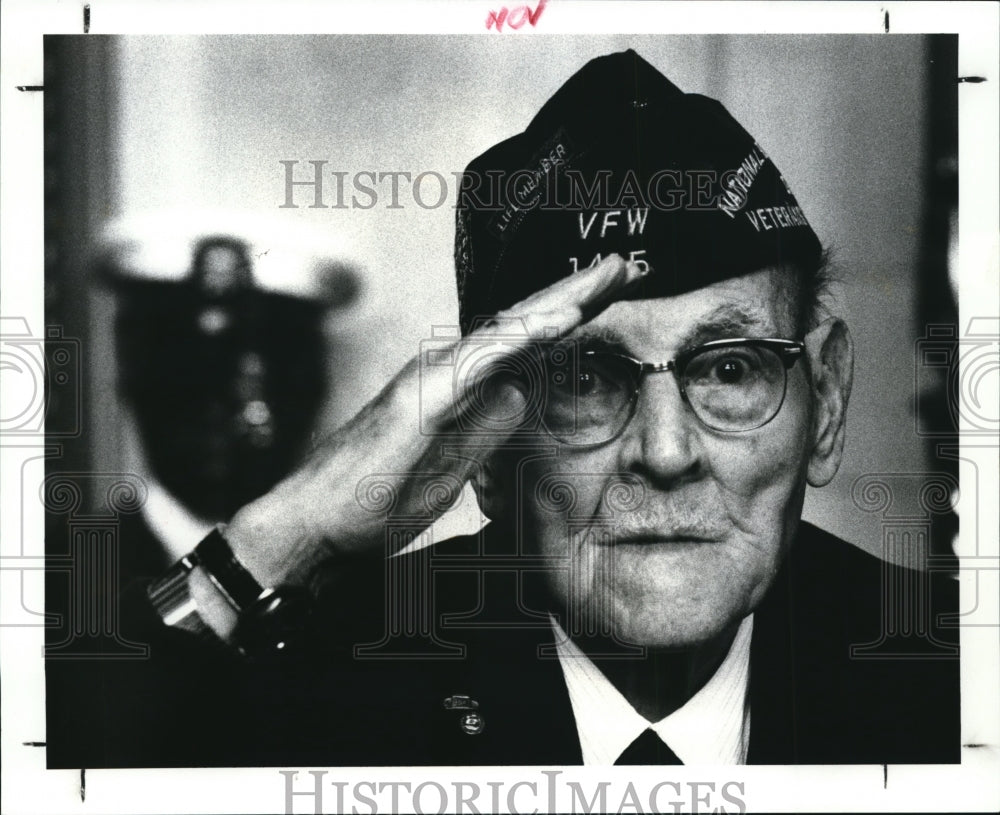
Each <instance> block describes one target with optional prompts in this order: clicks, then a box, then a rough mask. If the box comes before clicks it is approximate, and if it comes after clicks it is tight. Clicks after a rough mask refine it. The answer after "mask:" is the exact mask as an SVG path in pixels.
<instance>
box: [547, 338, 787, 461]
mask: <svg viewBox="0 0 1000 815" xmlns="http://www.w3.org/2000/svg"><path fill="white" fill-rule="evenodd" d="M747 345H753V346H763V347H764V348H767V349H768V350H771V351H775V352H776V353H777V355H778V358H779V359H780V360H781V363H782V366H783V369H784V373H785V379H784V384H783V386H782V390H781V401H780V402H779V403H778V407H777V408H776V409H775V411H774V413H773V414H772V415H771V416H770V418H768V419H767V420H766V421H763V422H761V423H760V424H759V425H756V426H754V427H747V428H743V429H741V430H724V429H720V428H717V427H712V426H711V425H709V424H707V423H706V422H705V420H704V419H702V418H701V416H699V415H698V412H697V411H696V410H695V409H694V407H693V406H692V405H691V402H690V400H689V399H688V395H687V391H686V390H685V388H684V383H683V381H682V377H683V375H684V371H685V369H686V368H687V366H688V364H689V363H690V362H691V360H692V359H694V358H695V357H696V356H698V355H699V354H701V353H703V352H705V351H706V350H711V349H713V348H728V347H740V346H747ZM805 350H806V345H805V343H804V342H802V341H801V340H789V339H785V338H783V337H733V338H728V339H721V340H710V341H709V342H706V343H702V344H701V345H697V346H695V347H694V348H689V349H687V350H685V351H682V352H681V353H679V354H678V355H677V356H676V357H674V358H673V359H671V360H668V361H667V362H644V361H642V360H639V359H636V358H635V357H631V356H629V355H628V354H622V353H620V352H618V351H610V350H607V351H604V350H602V351H594V350H589V351H584V352H583V353H582V356H584V357H588V356H598V355H601V356H612V357H617V358H618V359H622V360H625V361H627V362H630V363H632V365H634V366H635V368H634V369H633V370H635V371H637V373H636V376H635V387H634V388H633V390H632V393H631V395H630V397H629V412H628V418H626V419H625V421H624V422H623V423H622V426H621V427H620V428H619V429H618V431H617V432H616V433H615V434H614V435H612V436H610V437H609V438H607V439H605V440H603V441H597V442H585V443H581V444H574V443H573V442H572V441H566V440H565V439H560V438H559V437H558V436H556V435H555V434H553V433H552V432H551V431H550V430H549V429H548V427H547V426H546V433H548V434H549V435H550V436H552V438H554V439H556V440H557V441H559V442H560V443H562V444H566V445H569V446H570V447H573V448H574V449H576V450H587V449H592V448H594V447H600V446H602V445H605V444H610V443H611V442H613V441H614V440H615V439H617V438H618V437H619V436H621V434H622V433H624V432H625V429H626V428H627V427H628V426H629V424H630V423H631V422H632V419H634V418H635V413H636V409H637V407H638V405H639V390H640V389H641V388H642V383H643V380H644V379H645V378H646V376H648V375H649V374H659V373H667V372H669V373H672V374H673V375H674V382H676V383H677V390H678V391H679V392H680V395H681V400H682V401H683V402H684V404H685V405H687V407H688V409H689V410H690V411H691V413H692V414H694V417H695V418H696V419H697V420H698V422H699V424H701V425H702V426H703V427H705V428H707V429H708V430H711V431H712V432H713V433H749V432H751V431H753V430H760V428H762V427H765V426H767V425H768V424H770V423H771V422H773V421H774V418H775V417H776V416H777V415H778V414H779V413H781V408H782V407H784V404H785V397H786V396H787V395H788V371H790V370H791V368H792V366H793V365H794V364H795V363H796V361H797V360H798V359H799V358H800V357H802V355H803V354H804V353H805Z"/></svg>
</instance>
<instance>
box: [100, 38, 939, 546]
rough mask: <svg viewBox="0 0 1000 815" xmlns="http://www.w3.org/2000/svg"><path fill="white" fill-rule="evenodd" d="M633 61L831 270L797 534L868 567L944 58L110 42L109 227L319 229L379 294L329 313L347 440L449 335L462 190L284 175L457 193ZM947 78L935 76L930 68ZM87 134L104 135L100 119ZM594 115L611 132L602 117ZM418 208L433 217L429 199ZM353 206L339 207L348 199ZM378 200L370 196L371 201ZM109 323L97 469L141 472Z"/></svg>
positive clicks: (918, 460)
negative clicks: (850, 338)
mask: <svg viewBox="0 0 1000 815" xmlns="http://www.w3.org/2000/svg"><path fill="white" fill-rule="evenodd" d="M628 47H631V48H634V49H635V50H637V51H638V52H639V53H640V54H641V55H642V56H644V57H645V58H646V59H647V60H649V61H650V62H651V63H652V64H653V65H655V66H656V67H657V68H659V69H660V70H661V71H662V72H664V73H665V74H666V75H667V76H668V77H669V78H670V79H671V80H672V81H674V82H675V83H676V84H677V85H679V86H680V87H681V88H682V89H683V90H685V91H689V92H699V93H703V94H706V95H708V96H712V97H715V98H718V99H720V100H721V101H722V102H723V104H725V105H726V107H727V108H728V109H729V110H730V111H731V112H732V113H733V115H734V116H735V117H736V118H737V119H738V120H739V121H740V122H741V123H743V124H744V126H745V127H746V128H747V129H748V130H749V131H750V132H751V133H752V134H754V135H755V136H756V137H757V140H758V142H759V143H760V144H761V146H762V147H763V148H764V149H765V150H766V151H767V152H768V153H769V154H770V155H771V156H772V157H773V159H774V161H775V163H776V164H777V165H778V167H780V168H781V170H782V172H783V174H784V176H785V178H786V179H787V180H788V182H789V184H790V186H791V187H792V189H793V190H794V191H795V193H796V195H797V197H798V199H799V201H800V203H801V204H802V206H803V208H804V210H805V211H806V213H807V214H808V216H809V218H810V220H811V221H812V223H813V225H814V227H815V228H816V231H817V232H818V234H819V235H820V237H821V239H823V240H824V241H825V242H826V243H827V244H829V245H830V246H832V248H833V249H834V252H835V260H836V263H837V267H838V269H839V270H840V273H841V276H842V280H843V283H842V285H840V286H839V287H838V290H837V303H838V308H839V310H840V311H841V312H842V313H843V314H844V315H845V316H846V317H847V319H848V321H849V323H850V325H851V327H852V330H853V331H854V334H855V340H856V345H857V363H856V379H855V388H854V395H853V397H852V409H851V412H850V420H849V427H848V441H847V450H846V457H845V461H844V465H843V467H842V469H841V472H840V474H839V475H838V476H837V478H836V480H835V481H834V482H833V484H831V485H830V486H829V487H827V488H825V489H823V490H811V491H810V493H811V494H810V495H809V498H808V501H807V509H806V517H807V518H808V519H810V520H813V521H815V522H817V523H818V524H820V525H821V526H824V527H826V528H828V529H830V530H831V531H833V532H835V533H836V534H839V535H841V536H843V537H846V538H848V539H849V540H852V541H854V542H855V543H858V544H859V545H861V546H863V547H864V548H867V549H869V550H871V551H873V552H879V551H880V549H881V531H880V517H879V516H878V515H874V514H871V513H866V512H863V511H862V510H860V509H859V508H858V507H856V506H855V504H854V503H853V502H852V499H851V487H852V484H853V483H854V482H855V480H856V479H857V478H858V477H859V476H860V475H862V474H865V473H871V472H905V473H920V472H924V471H926V470H927V467H928V465H927V462H926V460H925V453H924V450H923V447H922V444H921V439H920V438H919V437H918V436H917V434H916V432H915V429H914V408H913V393H914V383H913V379H914V348H915V342H916V339H917V337H918V328H917V326H918V320H917V311H916V309H917V292H918V279H917V272H918V267H919V263H918V260H919V257H918V254H919V250H920V248H921V244H920V234H921V219H922V215H923V212H924V207H925V201H924V195H925V192H924V183H923V182H924V168H925V160H926V155H925V150H926V132H927V129H928V125H927V118H928V113H927V106H926V99H925V89H926V87H927V82H928V75H929V72H930V71H931V70H932V69H933V66H932V64H931V61H930V59H929V54H930V48H929V44H928V40H927V38H925V37H917V36H891V37H883V36H739V37H722V36H710V37H692V36H684V37H680V36H678V37H669V36H613V37H610V36H609V37H594V36H580V37H567V36H563V37H541V36H530V37H520V36H504V37H436V36H412V37H387V36H369V37H362V36H350V37H305V36H294V37H256V36H239V37H221V36H220V37H170V38H160V37H122V38H114V39H113V40H112V41H111V43H110V48H109V49H108V51H109V56H108V59H107V61H106V62H107V70H108V71H109V77H108V79H109V82H108V87H109V89H110V91H109V92H110V93H111V94H113V97H114V98H113V100H112V101H113V104H109V105H108V106H107V107H105V108H104V110H106V111H108V112H109V114H108V115H109V119H110V121H108V122H107V123H106V124H107V127H106V132H108V133H109V139H108V142H107V144H106V145H104V146H103V149H104V150H106V151H107V155H106V156H105V157H104V161H105V162H106V163H107V166H108V167H109V168H110V169H109V173H110V174H111V177H112V178H113V181H114V183H113V184H112V185H111V186H110V189H109V190H108V192H107V195H106V198H105V199H104V200H103V206H102V208H101V212H100V215H102V216H106V217H107V218H113V217H116V216H121V215H130V214H136V213H140V212H147V211H151V210H158V209H160V208H170V209H177V208H181V209H184V208H195V207H196V208H202V207H205V208H224V209H236V210H249V211H253V212H258V213H263V214H267V215H269V216H272V217H273V218H274V219H275V220H276V221H277V222H278V223H279V224H281V223H288V224H293V223H294V224H296V225H301V224H312V225H313V226H315V227H316V228H317V229H319V230H321V231H323V232H326V233H328V234H330V235H331V236H333V237H335V238H336V239H337V240H339V241H344V242H345V245H347V246H349V249H348V250H347V251H350V252H351V253H352V254H353V255H354V257H356V258H357V259H358V260H359V261H360V262H361V264H362V267H363V278H364V291H363V295H362V298H361V300H360V301H359V302H358V303H356V304H355V305H354V306H353V307H352V308H351V309H349V310H346V311H342V312H339V313H336V314H334V315H333V316H332V317H331V318H330V320H329V321H328V325H327V329H328V335H329V338H330V343H331V349H332V354H331V361H330V366H331V395H330V399H329V401H328V404H327V405H326V407H325V410H324V413H323V424H324V425H325V426H326V427H333V426H336V425H337V424H339V423H341V422H342V421H344V420H346V419H347V418H348V417H349V416H350V415H351V414H352V413H353V412H354V411H355V410H357V409H358V408H359V407H360V406H361V405H362V404H364V402H365V401H367V400H368V399H369V398H371V396H373V395H374V394H375V393H376V392H377V390H378V389H379V388H380V387H381V385H382V384H383V383H384V382H385V381H386V380H387V379H388V378H389V377H390V376H391V375H392V374H393V373H394V372H395V371H396V370H397V369H398V368H399V367H400V366H401V365H402V363H403V362H404V361H405V360H406V359H408V358H409V357H411V356H412V355H413V354H414V353H416V351H417V349H418V345H419V342H420V340H421V339H424V338H426V337H429V336H430V332H431V327H432V326H434V325H440V324H454V323H456V322H457V302H456V297H455V291H454V285H453V278H452V270H453V264H452V242H453V232H454V210H453V208H452V204H453V202H454V182H452V186H451V188H450V189H449V196H448V199H447V201H446V203H445V204H444V205H442V206H440V207H432V208H426V209H425V208H421V207H420V206H418V205H417V204H416V203H415V201H414V200H413V196H412V194H411V192H410V185H409V184H406V183H405V182H402V183H401V193H400V203H401V204H403V206H402V208H399V209H392V208H388V206H387V205H388V204H389V203H390V201H389V199H388V195H387V191H388V186H387V184H388V182H383V183H381V184H378V185H377V187H378V190H379V193H380V198H379V200H378V202H377V204H376V206H374V207H373V208H372V209H359V208H346V209H332V208H331V209H312V208H309V207H308V204H309V203H311V202H312V193H311V191H310V190H309V189H308V188H304V187H303V188H298V189H297V191H296V193H295V196H296V201H297V203H298V204H299V205H300V206H299V208H296V209H290V208H280V204H282V203H283V202H284V200H285V186H284V182H285V177H284V173H285V169H284V167H283V166H282V165H281V164H280V163H279V162H280V161H282V160H295V161H298V162H300V164H298V165H297V167H296V170H295V171H296V178H297V179H302V180H305V179H308V178H310V177H311V166H310V165H309V164H308V162H309V161H310V160H325V161H327V162H328V164H327V165H326V167H325V171H326V177H325V181H326V183H327V185H328V186H327V188H326V189H325V191H324V198H325V199H326V203H328V204H329V203H332V202H333V199H334V197H335V190H334V189H333V188H332V176H331V173H332V172H334V171H341V172H345V173H347V180H348V181H350V179H351V177H352V176H353V175H354V174H355V173H357V172H359V171H365V170H370V171H374V172H376V173H377V172H389V171H405V172H409V173H411V174H412V175H413V176H416V175H417V174H419V173H420V172H422V171H427V170H433V171H437V172H439V173H441V174H443V175H445V176H446V177H448V178H451V176H450V173H452V172H459V171H461V170H462V169H463V167H464V166H465V164H466V163H467V162H468V161H469V160H470V159H471V158H473V157H474V156H475V155H477V154H478V153H480V152H482V151H483V150H484V149H486V148H487V147H489V146H491V145H492V144H494V143H496V142H497V141H500V140H501V139H503V138H506V137H508V136H510V135H513V134H514V133H516V132H519V131H520V130H521V129H523V127H524V126H525V125H526V124H527V122H528V121H529V120H530V118H531V117H532V115H533V114H534V113H535V111H537V109H538V108H539V107H540V106H541V104H542V103H544V101H545V100H546V99H547V98H548V97H549V96H550V95H551V94H552V92H553V91H555V90H556V88H558V86H559V85H560V84H561V83H562V82H563V81H564V80H565V79H566V78H567V77H568V76H570V75H571V74H572V73H573V72H574V71H575V70H576V69H577V68H579V67H580V66H581V65H582V64H583V63H584V62H585V61H586V60H588V59H590V58H591V57H594V56H597V55H600V54H603V53H607V52H610V51H615V50H622V49H624V48H628ZM939 67H941V66H939ZM94 115H100V113H99V112H97V111H95V114H94ZM595 115H599V114H595ZM423 190H424V193H425V196H424V197H425V200H429V201H430V202H431V203H433V202H434V199H435V198H436V197H437V186H436V184H434V183H433V182H428V184H427V185H426V186H425V187H424V188H423ZM350 193H351V190H350V189H348V190H347V196H348V200H350ZM362 200H363V201H366V200H367V199H366V198H364V197H362ZM112 313H113V303H112V301H111V298H110V296H109V295H107V294H106V293H104V292H102V291H100V290H98V289H94V290H93V292H92V294H91V298H90V315H91V316H90V323H89V324H90V333H91V336H90V337H89V338H88V344H89V347H91V348H93V349H95V354H94V355H93V357H92V358H94V359H97V360H98V361H99V362H100V364H95V365H90V366H89V367H88V372H87V377H88V382H87V385H88V391H89V393H90V394H91V398H92V400H93V403H94V408H93V409H92V410H91V411H89V416H90V417H91V418H90V423H91V426H90V427H88V428H87V436H88V438H89V439H91V440H92V445H93V446H92V451H91V455H92V465H93V466H94V467H95V468H96V469H101V470H109V471H115V470H122V469H126V470H127V468H128V455H129V454H128V443H127V442H128V439H127V437H126V436H127V434H126V431H125V430H123V427H125V425H124V424H123V422H122V416H121V408H120V406H119V405H118V402H117V399H116V398H115V395H114V377H115V372H114V371H115V369H114V364H113V348H112V345H111V342H110V338H109V335H108V332H109V331H110V327H111V321H110V316H111V314H112Z"/></svg>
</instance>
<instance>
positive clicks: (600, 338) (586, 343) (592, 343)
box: [566, 325, 628, 353]
mask: <svg viewBox="0 0 1000 815" xmlns="http://www.w3.org/2000/svg"><path fill="white" fill-rule="evenodd" d="M566 341H568V342H571V343H576V344H577V345H578V346H579V347H580V348H582V349H584V350H591V349H593V350H604V351H617V352H620V353H627V351H628V344H627V341H626V338H625V337H624V336H623V335H622V334H621V332H619V331H616V330H615V329H613V328H608V327H607V326H603V325H583V326H580V327H579V328H578V329H576V331H574V332H573V333H572V334H571V335H570V336H569V337H567V338H566Z"/></svg>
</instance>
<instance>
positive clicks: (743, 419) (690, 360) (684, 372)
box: [539, 338, 805, 447]
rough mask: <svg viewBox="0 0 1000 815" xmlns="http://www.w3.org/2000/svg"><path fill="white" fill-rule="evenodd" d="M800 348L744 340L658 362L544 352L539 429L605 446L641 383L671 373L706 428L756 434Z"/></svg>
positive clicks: (628, 414) (776, 404)
mask: <svg viewBox="0 0 1000 815" xmlns="http://www.w3.org/2000/svg"><path fill="white" fill-rule="evenodd" d="M804 350H805V345H804V344H803V343H801V342H797V341H795V340H785V339H755V338H741V339H725V340H715V341H713V342H707V343H705V344H704V345H700V346H698V347H697V348H692V349H690V350H688V351H685V352H683V353H681V354H679V355H678V356H677V358H676V359H673V360H671V361H669V362H662V363H659V362H641V361H640V360H637V359H633V358H632V357H629V356H626V355H624V354H618V353H615V352H612V351H593V350H590V351H583V352H582V353H580V354H577V355H574V354H567V353H561V354H559V353H553V354H548V355H546V356H547V360H546V363H545V364H546V368H547V369H548V370H547V371H546V373H547V376H546V382H547V386H546V389H545V398H544V404H542V405H540V416H539V418H540V420H541V422H540V423H541V425H542V426H543V427H544V428H545V429H546V430H547V431H548V433H549V434H550V435H552V436H553V437H555V438H556V439H557V440H559V441H561V442H564V443H565V444H569V445H573V446H578V447H591V446H596V445H599V444H605V443H607V442H609V441H612V440H613V439H615V438H617V437H618V436H619V435H620V434H621V433H622V431H624V430H625V428H626V426H627V425H628V423H629V422H630V421H631V420H632V417H633V416H634V415H635V411H636V405H637V404H638V401H639V388H640V387H641V386H642V381H643V379H644V378H645V377H646V376H648V375H650V374H658V373H666V372H668V371H669V372H670V373H672V374H673V375H674V379H675V380H676V382H677V387H678V389H679V390H680V394H681V398H682V399H683V401H684V403H685V404H686V405H687V406H688V407H689V408H690V410H691V412H692V413H694V415H695V416H696V417H697V419H698V421H700V422H701V423H702V424H703V425H704V426H705V427H707V428H709V429H711V430H716V431H720V432H723V433H740V432H745V431H748V430H756V429H757V428H759V427H763V426H764V425H766V424H767V423H768V422H770V421H771V420H772V419H773V418H774V417H775V416H777V414H778V411H780V410H781V406H782V404H784V401H785V391H786V388H787V385H788V370H789V369H790V368H791V367H792V366H793V365H794V364H795V361H796V360H797V359H798V358H799V357H800V356H802V353H803V351H804Z"/></svg>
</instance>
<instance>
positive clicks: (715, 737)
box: [552, 614, 753, 765]
mask: <svg viewBox="0 0 1000 815" xmlns="http://www.w3.org/2000/svg"><path fill="white" fill-rule="evenodd" d="M552 627H553V629H554V630H555V637H556V651H557V653H558V655H559V665H560V667H561V668H562V671H563V676H564V677H565V679H566V687H567V689H568V691H569V698H570V703H571V704H572V706H573V715H574V717H575V718H576V729H577V734H578V736H579V738H580V748H581V751H582V753H583V763H584V764H593V765H608V764H614V763H615V761H616V760H617V759H618V757H619V756H620V755H621V754H622V752H623V751H624V750H625V748H627V747H628V746H629V745H630V744H631V743H632V742H633V741H634V740H635V738H636V737H637V736H638V735H639V734H641V733H642V732H643V731H644V730H645V729H647V728H652V729H653V730H654V731H655V732H656V733H657V735H659V736H660V738H661V739H663V741H664V742H666V743H667V744H668V745H669V746H670V748H671V749H672V750H673V751H674V753H676V754H677V757H678V758H679V759H680V760H681V761H682V762H684V763H685V764H745V763H746V757H747V745H748V742H749V738H750V707H749V705H748V704H747V689H748V687H749V678H750V639H751V633H752V632H753V615H752V614H751V615H749V616H747V617H746V618H744V620H743V622H741V623H740V627H739V629H738V630H737V632H736V636H735V637H734V639H733V643H732V645H730V647H729V651H728V653H727V654H726V657H725V659H723V661H722V663H721V664H720V665H719V667H718V669H717V670H716V672H715V673H714V674H713V675H712V677H711V679H709V680H708V682H706V683H705V685H704V686H703V687H702V688H701V690H699V691H698V692H697V693H696V694H695V695H694V696H692V697H691V698H690V699H688V701H687V702H686V703H685V704H684V705H683V706H682V707H680V708H678V709H677V710H675V711H674V712H673V713H671V714H670V715H669V716H666V717H664V718H663V719H661V720H660V721H658V722H654V723H652V724H651V723H650V722H649V721H647V720H646V719H645V717H643V716H642V715H641V714H640V713H639V712H638V711H637V710H636V709H635V708H634V707H632V705H631V704H630V703H629V701H628V700H627V699H626V698H625V697H624V696H622V694H621V692H620V691H619V690H618V689H617V688H616V687H615V686H614V685H613V684H611V682H610V681H609V680H608V678H607V677H606V676H605V675H604V674H603V673H602V672H601V670H600V669H599V668H598V667H597V666H596V665H595V664H594V663H593V661H592V660H591V659H590V658H589V657H588V656H587V655H586V654H584V653H583V652H582V651H581V650H580V649H579V648H578V647H577V645H576V644H575V643H574V642H573V641H572V640H571V639H570V638H569V637H568V636H567V635H566V632H565V631H563V629H562V627H561V626H560V625H559V623H557V622H556V621H555V619H554V618H553V619H552Z"/></svg>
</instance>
